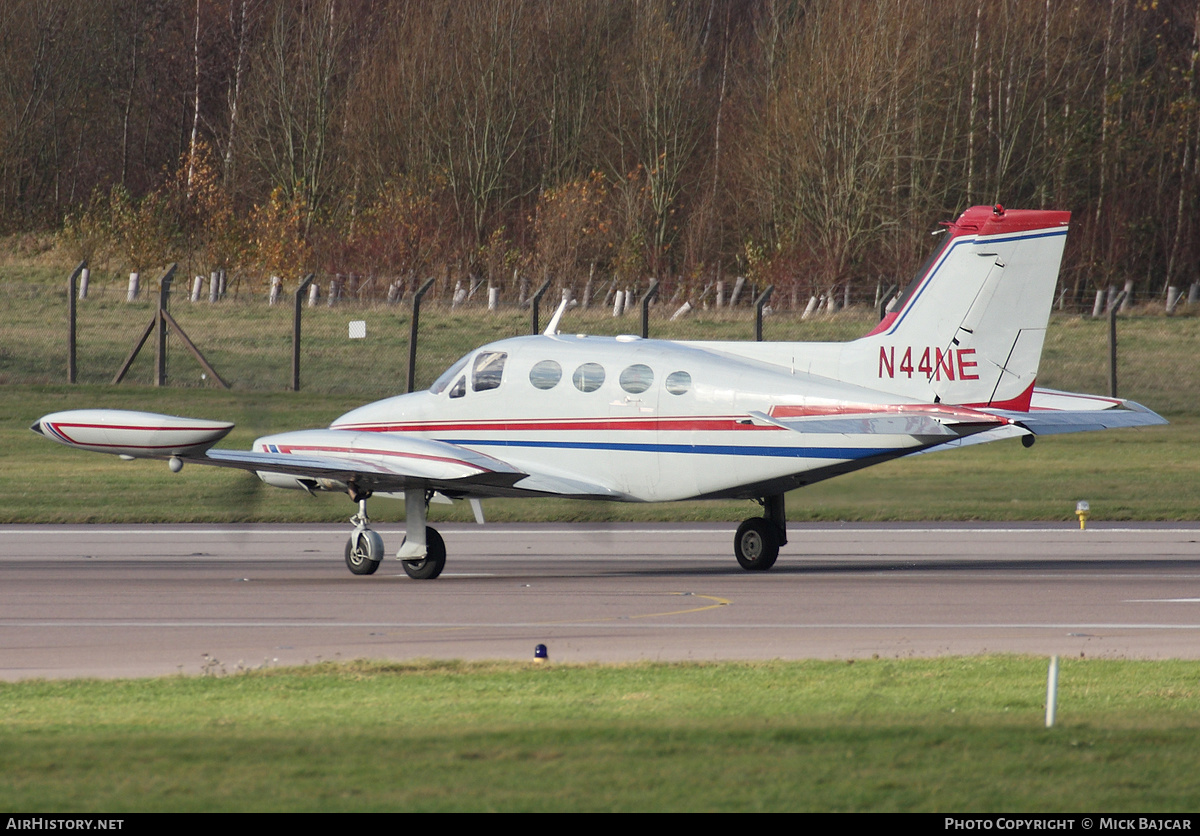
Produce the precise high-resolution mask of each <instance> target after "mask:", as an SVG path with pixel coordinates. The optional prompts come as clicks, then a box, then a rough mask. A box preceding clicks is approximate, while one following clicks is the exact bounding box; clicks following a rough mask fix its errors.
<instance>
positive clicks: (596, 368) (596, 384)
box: [571, 363, 604, 392]
mask: <svg viewBox="0 0 1200 836" xmlns="http://www.w3.org/2000/svg"><path fill="white" fill-rule="evenodd" d="M571 382H572V383H574V384H575V388H576V389H578V390H579V391H580V392H595V391H596V390H597V389H599V388H600V387H601V386H603V385H604V367H603V366H601V365H600V364H599V363H584V364H583V365H582V366H580V367H579V368H577V369H576V370H575V374H574V376H573V377H572V378H571Z"/></svg>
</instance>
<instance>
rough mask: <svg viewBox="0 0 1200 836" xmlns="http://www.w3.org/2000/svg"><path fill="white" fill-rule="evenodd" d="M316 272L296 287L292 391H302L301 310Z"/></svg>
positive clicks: (293, 318) (293, 319)
mask: <svg viewBox="0 0 1200 836" xmlns="http://www.w3.org/2000/svg"><path fill="white" fill-rule="evenodd" d="M314 276H316V273H309V274H308V275H307V276H305V277H304V278H303V279H301V280H300V286H299V287H297V288H296V297H295V307H294V308H293V309H292V391H293V392H299V391H300V311H302V310H303V309H304V305H303V300H304V294H305V291H307V290H308V286H309V284H311V283H312V280H313V277H314Z"/></svg>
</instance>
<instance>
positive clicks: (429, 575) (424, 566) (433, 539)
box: [401, 526, 446, 581]
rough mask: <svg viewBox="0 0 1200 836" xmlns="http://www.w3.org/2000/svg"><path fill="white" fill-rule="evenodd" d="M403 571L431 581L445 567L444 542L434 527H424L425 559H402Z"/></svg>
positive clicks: (415, 578)
mask: <svg viewBox="0 0 1200 836" xmlns="http://www.w3.org/2000/svg"><path fill="white" fill-rule="evenodd" d="M401 563H403V564H404V572H405V573H406V574H407V575H408V576H409V577H410V578H412V579H414V580H418V581H431V580H433V579H434V578H436V577H437V576H438V575H440V574H442V570H443V569H445V568H446V544H445V542H444V541H443V540H442V535H440V534H438V533H437V529H436V528H430V527H429V526H426V527H425V559H424V560H404V561H401Z"/></svg>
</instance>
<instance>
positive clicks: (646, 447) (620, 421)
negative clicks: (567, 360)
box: [608, 363, 660, 498]
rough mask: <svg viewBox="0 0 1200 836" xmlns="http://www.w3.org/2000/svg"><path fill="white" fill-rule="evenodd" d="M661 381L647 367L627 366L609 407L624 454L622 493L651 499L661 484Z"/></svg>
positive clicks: (620, 475)
mask: <svg viewBox="0 0 1200 836" xmlns="http://www.w3.org/2000/svg"><path fill="white" fill-rule="evenodd" d="M659 389H660V381H659V380H657V379H656V373H655V370H654V369H652V368H651V367H650V366H649V365H647V364H645V363H630V364H627V365H625V366H624V367H623V368H622V369H621V371H620V373H619V375H618V377H617V389H616V395H615V397H614V398H613V399H612V400H611V401H610V403H609V408H608V412H609V418H610V421H609V426H610V430H611V433H610V434H611V436H612V438H613V439H614V441H615V444H616V447H615V449H616V450H617V451H619V452H620V454H621V455H620V456H619V458H615V459H614V467H615V468H616V470H617V473H616V475H617V479H618V482H619V483H620V484H621V486H622V490H625V491H627V492H628V493H630V494H633V495H635V496H638V497H644V498H650V497H651V496H653V495H654V493H655V492H656V490H657V487H658V484H659V481H660V456H659V431H658V397H659Z"/></svg>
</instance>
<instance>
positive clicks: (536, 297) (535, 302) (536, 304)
mask: <svg viewBox="0 0 1200 836" xmlns="http://www.w3.org/2000/svg"><path fill="white" fill-rule="evenodd" d="M551 281H552V280H551V279H546V281H544V282H542V286H541V287H539V288H538V289H537V293H535V294H533V296H531V297H529V302H530V305H529V308H530V314H529V319H530V327H531V329H532V330H530V332H529V333H531V334H534V335H536V334H537V333H538V330H539V329H538V310H539V308H540V306H541V303H542V296H543V295H545V293H546V291H547V290H549V289H550V282H551Z"/></svg>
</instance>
